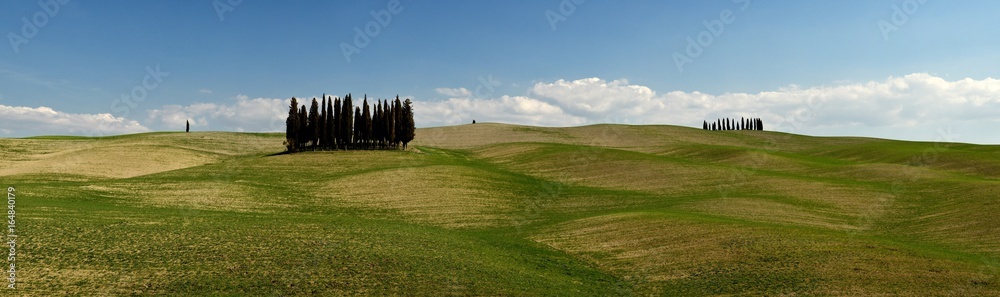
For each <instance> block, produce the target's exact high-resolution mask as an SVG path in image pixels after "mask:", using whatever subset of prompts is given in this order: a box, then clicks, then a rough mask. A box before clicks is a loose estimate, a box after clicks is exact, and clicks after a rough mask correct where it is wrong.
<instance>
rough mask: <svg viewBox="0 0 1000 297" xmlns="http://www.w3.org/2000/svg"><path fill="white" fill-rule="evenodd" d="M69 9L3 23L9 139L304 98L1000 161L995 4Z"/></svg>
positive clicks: (467, 116)
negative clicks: (763, 128)
mask: <svg viewBox="0 0 1000 297" xmlns="http://www.w3.org/2000/svg"><path fill="white" fill-rule="evenodd" d="M62 1H65V0H62ZM66 2H67V3H65V4H63V3H61V2H60V0H43V1H40V2H38V1H17V2H13V1H5V2H4V3H3V4H0V33H5V37H7V38H5V41H6V42H5V43H4V44H3V45H2V46H0V137H20V136H28V135H38V134H119V133H132V132H142V131H159V130H177V129H180V128H181V127H182V125H183V120H184V119H192V120H194V122H195V124H194V127H195V128H196V129H199V130H227V131H277V130H281V129H280V128H281V127H279V126H280V125H279V124H278V123H280V122H281V121H283V119H279V117H280V116H281V114H283V113H284V111H282V110H281V109H282V106H284V105H285V104H287V103H285V101H286V100H287V99H289V98H290V97H292V96H297V97H313V96H319V95H321V94H322V93H330V94H333V95H337V96H343V95H344V94H346V93H348V92H351V93H353V94H354V95H355V96H360V95H363V94H366V93H367V94H369V95H370V96H376V97H380V98H387V97H392V96H395V95H397V94H399V95H400V96H402V97H408V98H412V99H413V100H414V101H415V102H416V103H415V109H416V113H417V114H416V118H417V125H418V126H423V127H427V126H440V125H451V124H461V123H466V122H471V120H472V119H473V118H475V119H477V120H479V121H498V122H508V123H516V124H528V125H546V126H572V125H583V124H592V123H602V122H614V123H630V124H674V125H686V126H700V123H701V120H702V119H714V118H718V117H740V116H748V117H750V116H752V117H761V118H763V119H764V120H765V123H766V124H767V123H772V125H771V126H772V127H773V128H774V129H775V130H781V131H788V132H795V133H803V134H812V135H857V136H873V137H884V138H899V139H918V140H930V141H934V140H948V141H961V142H977V143H1000V136H996V135H995V133H993V132H992V129H993V128H992V127H996V126H997V124H998V119H1000V117H998V115H1000V82H997V81H996V80H994V79H993V78H994V77H998V74H997V72H998V71H1000V50H998V47H1000V34H996V33H995V28H997V27H1000V21H998V20H1000V19H998V18H996V17H995V13H996V12H997V11H1000V2H997V1H948V2H945V1H938V0H924V1H921V0H897V1H889V0H887V1H860V0H859V1H768V2H765V1H757V0H749V1H744V0H735V1H731V0H708V1H599V0H587V1H579V0H577V1H573V0H565V1H562V0H560V1H555V0H553V1H425V0H399V1H280V2H279V1H254V0H244V1H228V0H219V1H214V2H213V1H201V2H194V1H186V2H177V1H155V0H154V1H96V2H95V1H90V2H87V1H66ZM40 3H41V4H40ZM390 6H391V7H394V8H395V9H394V10H395V11H390V9H389V8H390ZM54 8H55V9H54ZM52 12H54V13H52ZM373 14H374V15H376V16H373ZM720 15H727V16H726V17H720ZM385 16H389V17H390V18H386V17H385ZM379 18H381V20H382V22H379ZM25 20H27V22H28V23H30V25H28V26H26V25H25ZM553 20H554V21H555V22H553ZM723 21H725V22H723ZM706 24H708V26H706ZM719 24H721V25H722V26H717V25H719ZM886 25H888V26H886ZM26 27H30V28H27V30H26ZM32 28H37V32H34V30H32ZM356 28H357V29H358V30H360V31H362V32H363V34H362V35H364V36H363V37H361V38H360V39H359V38H358V34H357V31H356V30H355V29H356ZM366 28H367V29H368V30H369V33H372V32H374V33H377V34H369V33H364V31H365V30H366ZM886 28H891V29H886ZM713 31H714V32H713ZM32 33H34V34H32ZM12 36H14V37H12ZM699 38H701V39H700V41H701V44H699V45H697V46H696V48H700V52H699V51H697V50H696V51H695V53H696V55H690V54H689V53H691V51H690V50H691V44H690V42H689V40H694V41H695V43H698V42H699ZM356 39H358V40H361V41H363V40H364V39H368V40H369V42H368V43H367V44H364V42H360V43H356V42H355V40H356ZM25 41H26V42H25ZM343 45H349V46H353V47H355V48H357V49H358V50H359V51H358V52H355V53H353V54H351V55H350V56H349V59H348V58H345V54H344V52H343V49H342V48H343ZM359 45H363V46H359ZM677 55H684V56H687V57H688V58H690V59H691V60H690V61H691V62H690V63H685V64H684V65H682V66H683V67H682V68H679V67H678V66H677V63H676V60H675V59H676V57H677ZM157 68H158V69H159V71H156V69H157ZM155 72H159V73H160V74H159V75H155V76H156V77H154V78H152V79H149V78H147V76H149V75H150V73H155ZM144 79H145V80H146V84H145V86H144V82H143V81H144ZM150 87H152V88H150ZM133 95H142V96H138V97H136V96H133ZM123 96H125V98H126V99H128V98H133V99H142V100H141V101H140V100H131V99H128V100H129V102H131V104H124V102H123V101H122V100H123V99H122V97H123ZM116 100H117V101H118V102H117V103H116ZM817 102H819V103H817ZM177 121H180V123H177ZM95 126H97V127H101V129H99V130H100V131H97V132H95V131H94V129H93V127H95ZM942 131H950V132H947V133H944V132H942ZM942 135H945V136H942Z"/></svg>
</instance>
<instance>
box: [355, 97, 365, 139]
mask: <svg viewBox="0 0 1000 297" xmlns="http://www.w3.org/2000/svg"><path fill="white" fill-rule="evenodd" d="M361 121H362V120H361V107H354V148H355V149H359V148H361V143H362V139H363V138H364V136H363V135H361V130H362V129H361V127H362V126H363V125H362V123H361Z"/></svg>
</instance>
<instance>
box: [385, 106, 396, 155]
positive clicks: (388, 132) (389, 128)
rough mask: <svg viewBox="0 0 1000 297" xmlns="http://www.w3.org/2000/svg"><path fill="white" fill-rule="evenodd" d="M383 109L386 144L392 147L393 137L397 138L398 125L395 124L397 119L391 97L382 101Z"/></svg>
mask: <svg viewBox="0 0 1000 297" xmlns="http://www.w3.org/2000/svg"><path fill="white" fill-rule="evenodd" d="M382 110H383V111H385V115H383V116H382V117H383V118H384V119H385V146H386V147H387V148H388V147H392V145H393V142H392V140H393V139H396V126H395V125H394V124H393V121H395V119H394V118H393V117H392V106H391V105H390V104H389V99H386V100H385V102H382Z"/></svg>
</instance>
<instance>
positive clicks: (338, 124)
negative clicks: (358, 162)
mask: <svg viewBox="0 0 1000 297" xmlns="http://www.w3.org/2000/svg"><path fill="white" fill-rule="evenodd" d="M340 111H341V108H340V98H336V99H335V101H334V102H333V124H334V129H333V141H334V144H333V148H334V149H340V148H341V147H342V146H344V142H342V141H341V137H340V135H341V132H340V130H341V129H343V127H344V117H343V115H342V114H341V113H340Z"/></svg>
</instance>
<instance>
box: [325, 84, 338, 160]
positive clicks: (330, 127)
mask: <svg viewBox="0 0 1000 297" xmlns="http://www.w3.org/2000/svg"><path fill="white" fill-rule="evenodd" d="M324 97H326V96H325V95H324ZM325 101H326V123H324V125H326V144H325V145H324V146H326V148H327V149H332V148H334V144H333V143H334V140H333V139H334V138H333V135H334V128H335V127H336V126H335V125H334V124H333V101H332V100H331V99H330V98H326V99H325Z"/></svg>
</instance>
